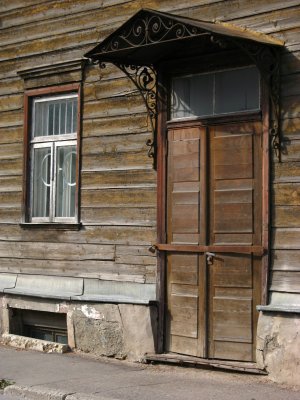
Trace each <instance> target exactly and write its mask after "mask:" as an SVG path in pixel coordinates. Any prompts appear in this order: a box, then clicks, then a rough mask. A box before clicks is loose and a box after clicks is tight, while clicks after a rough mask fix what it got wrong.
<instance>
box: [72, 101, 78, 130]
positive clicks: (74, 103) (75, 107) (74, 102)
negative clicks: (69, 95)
mask: <svg viewBox="0 0 300 400" xmlns="http://www.w3.org/2000/svg"><path fill="white" fill-rule="evenodd" d="M72 132H77V101H76V100H73V121H72Z"/></svg>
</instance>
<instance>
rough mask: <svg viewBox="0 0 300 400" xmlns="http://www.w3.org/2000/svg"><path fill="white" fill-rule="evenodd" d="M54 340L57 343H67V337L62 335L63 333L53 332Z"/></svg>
mask: <svg viewBox="0 0 300 400" xmlns="http://www.w3.org/2000/svg"><path fill="white" fill-rule="evenodd" d="M54 340H55V342H57V343H61V344H68V337H67V335H63V334H59V333H56V334H55V339H54Z"/></svg>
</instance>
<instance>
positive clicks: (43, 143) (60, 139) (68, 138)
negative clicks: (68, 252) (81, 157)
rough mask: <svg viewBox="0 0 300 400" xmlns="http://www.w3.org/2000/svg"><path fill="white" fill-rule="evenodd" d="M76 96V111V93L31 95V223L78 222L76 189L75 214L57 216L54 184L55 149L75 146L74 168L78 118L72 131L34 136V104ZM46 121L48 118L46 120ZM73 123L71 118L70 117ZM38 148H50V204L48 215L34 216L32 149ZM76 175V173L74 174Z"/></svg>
mask: <svg viewBox="0 0 300 400" xmlns="http://www.w3.org/2000/svg"><path fill="white" fill-rule="evenodd" d="M70 98H77V101H78V103H77V113H78V110H79V95H78V93H76V92H75V93H68V94H61V95H54V96H49V95H43V96H41V97H33V99H32V125H31V128H30V142H29V146H30V153H29V155H30V163H29V166H30V191H29V218H30V222H32V223H77V222H78V208H77V191H76V193H75V215H74V216H72V217H57V216H55V213H56V205H57V204H56V190H57V187H56V184H57V165H56V163H57V150H58V148H59V147H67V146H75V148H76V168H77V164H78V141H77V137H78V129H79V127H78V118H77V119H76V120H77V130H76V132H73V133H66V134H61V135H48V136H35V137H34V134H35V109H36V107H35V105H36V103H40V102H47V101H53V100H61V99H70ZM47 123H48V120H47ZM72 123H73V118H72ZM38 148H50V149H51V156H50V157H51V167H50V200H49V202H50V206H49V217H34V216H33V196H34V194H33V189H34V179H33V177H34V150H35V149H38ZM76 176H77V174H76ZM75 185H76V189H77V190H78V182H77V179H76V184H75Z"/></svg>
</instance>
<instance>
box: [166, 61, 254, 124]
mask: <svg viewBox="0 0 300 400" xmlns="http://www.w3.org/2000/svg"><path fill="white" fill-rule="evenodd" d="M259 79H260V78H259V72H258V70H257V68H256V67H245V68H239V69H233V70H225V71H219V72H213V73H211V72H210V73H205V74H194V75H186V76H180V77H175V78H173V80H172V99H171V118H172V119H179V118H191V117H204V116H213V115H221V114H227V113H237V112H245V111H255V110H259V109H260V94H259V92H260V88H259V86H260V85H259Z"/></svg>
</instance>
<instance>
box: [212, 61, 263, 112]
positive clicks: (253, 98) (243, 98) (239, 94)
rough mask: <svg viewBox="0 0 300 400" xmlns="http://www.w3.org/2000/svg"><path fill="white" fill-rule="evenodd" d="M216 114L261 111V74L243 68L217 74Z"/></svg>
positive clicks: (253, 68)
mask: <svg viewBox="0 0 300 400" xmlns="http://www.w3.org/2000/svg"><path fill="white" fill-rule="evenodd" d="M215 104H216V106H215V107H216V108H215V114H221V113H222V114H223V113H230V112H238V111H248V110H257V109H259V72H258V70H257V68H255V67H250V68H242V69H236V70H232V71H223V72H219V73H216V101H215Z"/></svg>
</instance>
